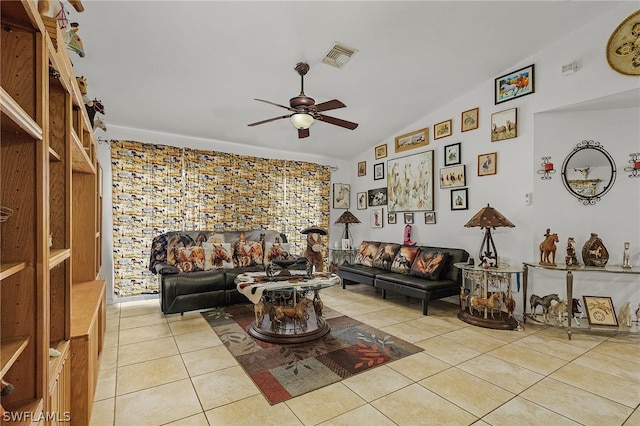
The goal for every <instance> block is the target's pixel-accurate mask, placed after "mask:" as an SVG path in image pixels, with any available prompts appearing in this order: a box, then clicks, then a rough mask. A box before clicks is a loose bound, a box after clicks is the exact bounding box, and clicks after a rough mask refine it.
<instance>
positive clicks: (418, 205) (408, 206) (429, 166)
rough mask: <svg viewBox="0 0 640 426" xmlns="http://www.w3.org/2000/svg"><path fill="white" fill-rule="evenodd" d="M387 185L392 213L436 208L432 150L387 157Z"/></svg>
mask: <svg viewBox="0 0 640 426" xmlns="http://www.w3.org/2000/svg"><path fill="white" fill-rule="evenodd" d="M404 171H410V173H407V174H405V173H404ZM387 189H388V195H389V200H388V201H389V202H388V204H389V211H390V212H392V213H393V212H407V211H408V212H411V211H424V210H433V209H434V202H433V150H431V151H425V152H421V153H418V154H413V155H408V156H406V157H400V158H394V159H393V160H388V161H387Z"/></svg>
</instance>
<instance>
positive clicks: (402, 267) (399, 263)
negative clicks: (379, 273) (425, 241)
mask: <svg viewBox="0 0 640 426" xmlns="http://www.w3.org/2000/svg"><path fill="white" fill-rule="evenodd" d="M419 251H420V247H417V246H406V245H402V246H400V249H399V250H398V253H396V257H395V259H393V263H391V271H393V272H397V273H399V274H407V275H409V272H410V271H411V265H413V261H414V260H415V258H416V256H417V255H418V252H419Z"/></svg>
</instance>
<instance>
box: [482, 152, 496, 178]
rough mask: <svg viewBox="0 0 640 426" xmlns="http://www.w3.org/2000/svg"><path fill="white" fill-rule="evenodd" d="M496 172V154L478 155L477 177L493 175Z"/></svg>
mask: <svg viewBox="0 0 640 426" xmlns="http://www.w3.org/2000/svg"><path fill="white" fill-rule="evenodd" d="M497 172H498V153H497V152H488V153H486V154H480V155H478V176H488V175H495V174H496V173H497Z"/></svg>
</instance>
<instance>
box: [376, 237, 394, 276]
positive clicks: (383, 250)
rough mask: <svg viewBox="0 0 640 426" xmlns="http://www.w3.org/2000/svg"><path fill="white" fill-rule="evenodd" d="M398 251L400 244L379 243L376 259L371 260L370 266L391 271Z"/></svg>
mask: <svg viewBox="0 0 640 426" xmlns="http://www.w3.org/2000/svg"><path fill="white" fill-rule="evenodd" d="M398 250H400V244H395V243H380V248H379V249H378V253H377V254H376V257H375V258H374V259H373V262H372V265H373V266H374V267H375V268H380V269H387V270H390V269H391V263H393V259H395V257H396V254H397V253H398Z"/></svg>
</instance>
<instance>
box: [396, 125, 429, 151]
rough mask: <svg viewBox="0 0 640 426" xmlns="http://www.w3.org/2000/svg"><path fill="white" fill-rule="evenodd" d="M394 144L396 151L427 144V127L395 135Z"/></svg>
mask: <svg viewBox="0 0 640 426" xmlns="http://www.w3.org/2000/svg"><path fill="white" fill-rule="evenodd" d="M395 145H396V152H402V151H406V150H408V149H413V148H418V147H421V146H426V145H429V128H428V127H427V128H426V129H420V130H416V131H415V132H411V133H406V134H404V135H402V136H397V137H396V140H395Z"/></svg>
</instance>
